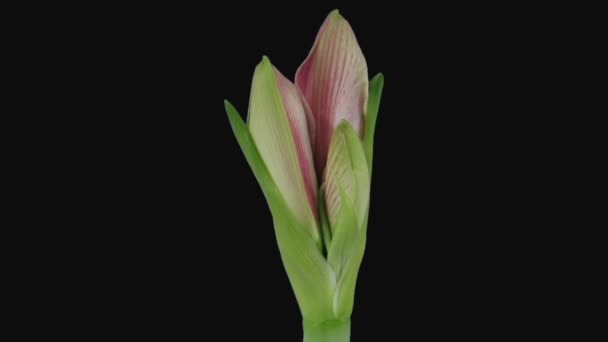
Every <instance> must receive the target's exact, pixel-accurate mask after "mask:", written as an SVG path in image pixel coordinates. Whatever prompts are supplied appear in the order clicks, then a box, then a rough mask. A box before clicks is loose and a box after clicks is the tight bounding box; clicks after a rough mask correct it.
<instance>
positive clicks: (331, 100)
mask: <svg viewBox="0 0 608 342" xmlns="http://www.w3.org/2000/svg"><path fill="white" fill-rule="evenodd" d="M296 85H297V86H298V88H299V89H300V90H301V91H302V93H303V94H304V97H305V98H306V100H307V101H308V104H309V105H310V108H311V110H312V113H313V116H314V119H315V126H316V132H315V136H314V140H313V155H314V161H315V167H316V171H317V175H322V174H323V170H324V169H325V164H326V162H327V153H328V149H329V143H330V140H331V137H332V135H333V132H334V130H335V129H336V127H337V126H338V124H339V123H340V121H341V120H346V121H348V122H349V123H350V124H351V126H352V127H353V128H354V129H355V131H356V132H357V133H358V134H359V136H361V135H362V133H363V123H364V122H365V111H366V108H367V97H368V75H367V63H366V62H365V57H364V56H363V53H362V52H361V48H360V47H359V44H358V43H357V38H356V37H355V34H354V32H353V30H352V28H351V27H350V25H349V24H348V22H347V21H346V20H345V19H344V18H343V17H342V16H341V15H340V13H339V12H338V10H335V11H333V12H331V13H330V14H329V16H328V17H327V19H325V22H324V23H323V25H322V26H321V29H320V30H319V33H318V34H317V38H316V40H315V43H314V45H313V47H312V50H311V51H310V53H309V55H308V57H306V60H305V61H304V63H303V64H302V65H301V66H300V68H299V69H298V71H297V73H296Z"/></svg>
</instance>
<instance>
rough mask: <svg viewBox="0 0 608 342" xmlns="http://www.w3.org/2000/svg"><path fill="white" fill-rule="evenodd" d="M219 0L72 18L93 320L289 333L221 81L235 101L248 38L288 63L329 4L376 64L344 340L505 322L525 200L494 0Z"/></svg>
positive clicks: (187, 332)
mask: <svg viewBox="0 0 608 342" xmlns="http://www.w3.org/2000/svg"><path fill="white" fill-rule="evenodd" d="M215 6H217V7H213V8H212V7H209V8H201V7H199V6H194V7H183V8H182V7H179V6H173V7H171V8H168V7H165V6H159V7H156V8H154V7H151V5H147V6H146V7H138V8H129V9H126V8H125V9H121V10H115V11H114V10H111V11H110V12H111V16H109V17H108V18H111V20H102V21H100V23H102V24H103V25H101V26H100V27H98V28H97V30H96V31H95V32H94V33H91V34H87V36H86V42H87V43H86V46H88V47H89V48H90V49H91V50H90V51H88V53H90V54H91V55H90V56H94V59H92V60H94V62H92V65H89V68H88V70H91V71H89V72H90V73H91V74H87V76H91V77H94V78H97V79H99V84H97V85H96V86H95V87H94V88H91V89H85V90H81V92H82V97H83V98H84V99H86V101H87V102H86V103H88V104H89V106H90V103H91V98H93V99H94V101H97V102H94V103H95V106H94V107H95V108H94V109H96V110H98V111H99V115H98V116H95V119H94V121H95V125H94V126H93V127H91V129H90V130H87V131H84V132H82V134H83V135H84V136H88V135H93V136H94V138H93V140H95V139H98V140H97V142H96V144H95V147H94V148H88V149H87V151H85V152H84V154H86V155H92V156H94V159H95V162H93V165H92V167H93V168H95V172H96V173H97V174H98V175H99V176H97V177H94V183H95V185H94V192H95V193H98V194H99V197H98V199H97V200H96V203H97V202H98V203H97V204H94V205H84V208H83V212H84V213H86V214H88V215H89V216H88V217H90V215H91V212H94V213H95V215H97V216H95V217H96V219H95V223H99V224H100V226H101V228H100V230H99V232H96V233H95V235H96V236H95V238H94V239H91V242H90V244H87V245H86V246H84V247H83V249H85V250H87V249H89V248H91V249H93V250H95V251H96V252H97V251H99V252H100V253H98V254H97V255H96V257H95V261H94V262H93V263H92V264H87V266H86V267H85V269H87V270H90V272H92V273H93V274H94V276H93V278H94V281H93V282H94V283H95V285H96V286H99V287H100V289H102V290H101V291H95V293H96V294H95V297H94V298H95V299H94V300H95V302H96V303H98V304H97V305H100V306H101V307H104V308H110V309H111V310H112V312H113V314H112V316H111V317H108V318H107V319H108V320H107V324H108V326H115V325H119V326H124V327H129V328H131V329H132V330H134V331H140V332H143V333H144V334H146V335H148V334H149V335H150V336H161V335H166V336H170V337H172V338H175V339H180V338H181V337H180V335H183V336H193V339H199V340H216V339H214V338H211V337H210V336H215V335H216V334H221V335H223V336H224V337H222V338H218V339H217V340H220V341H223V340H228V341H232V340H241V339H242V337H238V336H243V335H244V336H247V338H246V339H247V340H249V339H253V340H258V339H260V340H268V341H297V340H300V339H301V317H300V314H299V311H298V307H297V303H296V301H295V297H294V296H293V293H292V292H291V288H290V284H289V282H288V279H287V276H286V274H285V271H284V270H283V266H282V264H281V260H280V256H279V252H278V248H277V246H276V241H275V237H274V232H273V227H272V221H271V216H270V212H269V210H268V208H267V206H266V203H265V200H264V198H263V195H262V192H261V190H260V189H259V187H258V185H257V183H256V181H255V179H254V176H253V174H252V172H251V170H250V168H249V166H248V165H247V163H246V161H245V158H244V156H243V154H242V153H241V151H240V149H239V146H238V144H237V142H236V140H235V138H234V135H233V133H232V131H231V128H230V126H229V124H228V120H227V117H226V115H225V112H224V109H223V100H224V99H229V100H230V101H231V102H232V103H233V104H234V105H235V107H236V108H237V109H238V110H239V111H240V113H241V115H243V116H245V115H246V113H247V104H248V100H249V90H250V84H251V77H252V75H253V70H254V68H255V66H256V64H257V63H258V62H259V61H260V60H261V58H262V56H263V55H267V56H269V58H270V60H271V61H272V63H273V64H274V65H275V66H276V67H277V68H278V69H280V70H281V71H282V73H283V74H284V75H286V76H287V77H288V78H290V79H293V76H294V74H295V71H296V69H297V67H298V66H299V65H300V63H301V62H302V61H303V60H304V58H305V57H306V55H307V53H308V51H309V49H310V48H311V46H312V43H313V41H314V38H315V35H316V33H317V31H318V29H319V27H320V25H321V23H322V22H323V20H324V18H325V16H326V15H327V14H328V13H329V12H330V11H331V10H333V9H335V8H339V9H340V12H341V14H342V15H343V16H344V17H345V18H346V19H347V20H348V21H349V22H350V24H351V26H352V27H353V29H354V31H355V34H356V35H357V38H358V41H359V44H360V46H361V48H362V50H363V53H364V54H365V57H366V60H367V64H368V69H369V75H370V78H371V77H372V76H373V75H375V74H376V73H378V72H382V73H383V74H384V76H385V88H384V93H383V97H382V101H381V106H380V112H379V117H378V124H377V128H376V139H375V157H374V174H373V179H372V194H371V209H370V216H369V229H368V232H369V233H368V243H367V250H366V254H365V258H364V261H363V264H362V267H361V270H360V276H359V281H358V285H357V294H356V302H355V309H354V313H353V316H352V324H353V328H352V336H353V337H352V341H389V340H401V339H411V340H426V339H428V340H432V339H433V338H436V337H438V336H440V335H444V334H450V335H452V336H467V337H470V336H476V335H480V336H485V335H484V333H485V332H484V331H485V329H487V328H490V329H491V328H492V327H493V326H494V325H496V324H504V317H503V316H502V315H503V312H504V311H507V310H508V309H507V308H509V307H513V306H516V305H517V297H516V294H517V291H518V290H517V289H518V288H519V287H520V286H522V284H520V283H519V280H513V279H511V278H509V277H507V276H505V274H509V273H510V272H512V271H513V270H512V269H511V268H512V266H508V265H509V264H510V263H512V262H513V259H514V258H516V256H514V255H516V254H517V253H515V252H513V251H509V250H508V241H510V240H511V239H513V237H512V235H513V234H515V233H514V232H513V229H514V228H513V227H517V224H518V218H517V217H514V215H511V214H512V212H514V211H518V212H521V211H522V210H524V211H525V210H529V208H525V207H521V206H518V204H517V203H514V202H512V201H511V200H510V196H511V195H512V194H513V193H517V191H518V190H517V189H518V182H517V179H518V174H519V173H521V172H522V170H521V169H518V167H516V166H513V165H511V164H510V163H509V162H508V160H509V159H510V158H512V156H511V153H512V152H508V149H509V148H513V146H514V145H516V144H517V142H516V140H517V139H514V138H513V137H512V136H509V127H511V126H512V125H513V122H514V121H515V120H517V117H516V115H521V114H515V111H514V110H513V109H514V108H518V102H517V101H514V99H515V98H521V97H522V96H523V97H525V96H528V95H526V94H524V93H521V92H520V90H519V89H518V88H515V87H513V86H512V83H511V82H512V80H513V79H517V77H518V73H519V70H520V69H519V65H520V62H519V59H520V58H521V54H520V52H518V50H512V49H509V48H508V47H509V46H510V44H512V43H513V42H512V40H513V38H512V37H511V35H512V34H513V33H514V32H515V31H516V29H517V25H516V24H513V23H509V22H508V21H506V20H505V18H504V16H503V14H504V13H503V11H506V10H507V9H497V8H488V9H485V12H484V15H483V16H479V15H477V13H478V12H474V11H473V8H465V7H462V6H460V5H459V6H458V7H451V6H429V7H428V8H421V7H417V6H416V7H414V6H412V5H408V4H400V5H399V6H397V5H394V6H385V5H381V4H380V3H374V4H362V5H352V4H346V3H338V2H334V3H327V4H324V5H313V4H305V3H300V4H297V6H296V4H292V3H286V4H283V5H274V6H271V5H266V4H261V3H256V4H250V5H246V4H232V3H225V4H215ZM400 6H403V7H400ZM480 10H482V11H483V10H484V9H483V8H481V9H480V8H478V7H477V8H475V11H480ZM85 20H86V19H85ZM518 101H519V100H518ZM519 109H521V107H519ZM89 139H91V138H90V137H89ZM100 157H101V158H100ZM86 190H91V191H93V189H86ZM86 190H85V191H86ZM497 194H500V195H497ZM519 223H521V222H519ZM94 247H95V248H94ZM93 254H95V253H93ZM100 271H101V273H100ZM100 274H101V275H100ZM503 308H504V311H503ZM509 322H517V319H515V318H512V317H510V318H509ZM514 324H515V323H514ZM494 333H496V330H494ZM134 336H137V334H135V335H134Z"/></svg>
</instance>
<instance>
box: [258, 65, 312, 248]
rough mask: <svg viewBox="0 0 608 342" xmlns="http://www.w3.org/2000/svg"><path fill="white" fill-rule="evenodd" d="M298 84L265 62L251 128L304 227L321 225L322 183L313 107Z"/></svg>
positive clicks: (288, 203) (275, 178) (285, 196)
mask: <svg viewBox="0 0 608 342" xmlns="http://www.w3.org/2000/svg"><path fill="white" fill-rule="evenodd" d="M302 100H303V96H302V95H301V94H300V92H299V91H298V89H297V88H296V87H295V85H294V84H293V83H291V82H290V81H289V80H287V79H286V78H285V77H284V76H283V75H282V74H281V73H280V72H279V71H278V70H277V69H276V68H274V67H273V66H272V64H270V61H269V60H268V58H266V57H264V59H263V60H262V62H261V63H260V64H259V65H258V66H257V67H256V70H255V73H254V75H253V82H252V85H251V96H250V102H249V114H248V120H247V125H248V127H249V131H250V133H251V136H252V138H253V140H254V141H255V144H256V146H257V148H258V151H259V152H260V155H261V156H262V159H263V160H264V163H265V164H266V167H267V168H268V171H269V172H270V174H271V176H272V178H273V180H274V181H275V183H276V185H277V187H278V189H279V190H280V192H281V194H282V196H283V198H284V199H285V201H286V203H287V205H288V206H289V207H290V208H291V210H292V211H293V212H294V214H295V215H296V217H297V218H298V219H299V220H300V222H301V223H303V224H304V225H306V226H308V227H313V228H314V229H312V232H311V233H312V234H313V237H314V238H315V239H317V238H318V237H319V234H318V231H317V228H316V227H317V224H316V217H317V215H316V212H317V205H316V189H317V180H316V176H315V172H314V166H313V161H312V151H311V148H310V145H311V144H310V137H309V129H308V119H307V115H311V114H310V113H307V111H309V110H308V107H307V105H306V104H305V103H303V102H302Z"/></svg>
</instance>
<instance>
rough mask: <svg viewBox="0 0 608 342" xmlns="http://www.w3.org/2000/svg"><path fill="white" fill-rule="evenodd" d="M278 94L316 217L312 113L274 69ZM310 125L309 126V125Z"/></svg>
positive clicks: (301, 97) (286, 80)
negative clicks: (311, 137)
mask: <svg viewBox="0 0 608 342" xmlns="http://www.w3.org/2000/svg"><path fill="white" fill-rule="evenodd" d="M273 69H274V73H275V75H276V79H277V86H278V87H279V93H280V94H281V98H282V100H283V105H284V106H285V112H286V113H287V119H288V120H289V126H290V127H291V134H292V136H293V141H294V144H295V147H296V152H297V155H298V162H299V164H300V170H301V172H302V177H303V180H304V188H305V190H306V195H307V196H308V201H309V203H310V206H311V208H312V211H313V213H314V214H315V217H316V216H317V215H316V213H317V205H316V202H317V200H316V198H317V197H316V191H317V179H316V177H315V170H314V164H313V161H312V149H311V143H310V142H311V139H310V136H312V135H313V134H314V121H313V119H312V113H311V112H310V108H309V107H308V104H307V103H306V99H305V98H304V97H303V96H302V94H301V93H300V91H299V90H298V88H296V86H295V85H294V84H293V83H291V81H289V80H288V79H287V78H285V76H283V74H281V72H280V71H279V70H278V69H277V68H274V67H273ZM309 123H310V124H309Z"/></svg>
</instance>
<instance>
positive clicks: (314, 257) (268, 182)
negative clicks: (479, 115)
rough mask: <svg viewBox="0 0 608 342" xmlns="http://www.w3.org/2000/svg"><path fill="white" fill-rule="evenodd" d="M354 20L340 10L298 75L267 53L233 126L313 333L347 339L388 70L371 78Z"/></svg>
mask: <svg viewBox="0 0 608 342" xmlns="http://www.w3.org/2000/svg"><path fill="white" fill-rule="evenodd" d="M367 77H368V76H367V65H366V63H365V58H364V57H363V54H362V52H361V49H360V48H359V45H358V44H357V40H356V38H355V35H354V33H353V31H352V29H351V27H350V25H349V24H348V22H347V21H346V20H345V19H344V18H343V17H342V16H341V15H340V14H339V13H338V11H337V10H336V11H333V12H332V13H330V15H329V16H328V17H327V19H326V20H325V22H324V23H323V26H322V27H321V30H320V31H319V33H318V35H317V38H316V40H315V43H314V45H313V48H312V50H311V51H310V54H309V55H308V57H307V58H306V60H305V61H304V63H303V64H302V65H301V66H300V68H299V69H298V71H297V73H296V77H295V85H294V84H293V83H292V82H291V81H289V80H288V79H287V78H286V77H285V76H283V75H282V74H281V73H280V72H279V71H278V70H277V69H276V68H275V67H274V66H272V64H271V63H270V60H269V59H268V58H267V57H264V58H263V59H262V62H260V64H259V65H258V66H257V67H256V69H255V72H254V75H253V82H252V84H251V96H250V101H249V114H248V117H247V124H245V123H244V122H243V120H242V118H241V117H240V115H239V114H238V113H237V112H236V110H235V109H234V107H232V105H230V103H228V102H227V101H226V103H225V105H226V112H227V113H228V118H229V120H230V124H231V125H232V129H233V131H234V134H235V136H236V138H237V140H238V142H239V144H240V146H241V149H242V150H243V153H244V154H245V157H246V158H247V161H248V162H249V165H250V166H251V169H252V170H253V173H254V174H255V176H256V179H257V180H258V182H259V184H260V187H261V188H262V191H263V192H264V195H265V197H266V200H267V202H268V206H269V207H270V210H271V212H272V217H273V223H274V227H275V234H276V237H277V242H278V245H279V249H280V251H281V258H282V260H283V265H284V266H285V269H286V271H287V275H288V276H289V281H290V283H291V285H292V287H293V290H294V293H295V295H296V299H297V300H298V305H299V307H300V311H301V312H302V317H303V326H304V341H305V342H321V341H332V342H347V341H349V338H350V316H351V313H352V310H353V303H354V293H355V284H356V281H357V275H358V272H359V266H360V265H361V261H362V258H363V252H364V250H365V242H366V233H367V217H368V213H369V195H370V183H371V169H372V167H371V166H372V152H373V138H374V129H375V126H376V117H377V114H378V106H379V103H380V95H381V93H382V87H383V77H382V75H378V76H376V77H374V79H372V80H371V81H370V82H368V79H367Z"/></svg>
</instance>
